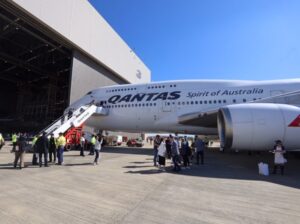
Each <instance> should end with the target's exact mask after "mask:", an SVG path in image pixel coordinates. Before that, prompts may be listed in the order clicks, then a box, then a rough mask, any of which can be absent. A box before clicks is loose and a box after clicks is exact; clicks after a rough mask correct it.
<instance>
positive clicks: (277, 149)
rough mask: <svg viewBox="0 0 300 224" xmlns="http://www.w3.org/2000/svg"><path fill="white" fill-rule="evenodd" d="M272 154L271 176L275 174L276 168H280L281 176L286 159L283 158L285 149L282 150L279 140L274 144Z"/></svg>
mask: <svg viewBox="0 0 300 224" xmlns="http://www.w3.org/2000/svg"><path fill="white" fill-rule="evenodd" d="M272 152H273V153H274V169H273V174H276V172H277V168H278V167H280V170H281V175H283V171H284V164H285V163H286V159H285V158H284V156H283V154H284V153H285V149H284V146H283V145H282V142H281V141H280V140H277V141H276V144H275V146H274V150H273V151H272Z"/></svg>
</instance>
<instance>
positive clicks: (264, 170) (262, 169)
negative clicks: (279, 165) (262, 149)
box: [258, 162, 269, 176]
mask: <svg viewBox="0 0 300 224" xmlns="http://www.w3.org/2000/svg"><path fill="white" fill-rule="evenodd" d="M258 173H259V174H260V175H264V176H269V165H268V164H267V163H262V162H260V163H259V164H258Z"/></svg>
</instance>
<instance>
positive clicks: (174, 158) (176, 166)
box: [170, 136, 181, 171]
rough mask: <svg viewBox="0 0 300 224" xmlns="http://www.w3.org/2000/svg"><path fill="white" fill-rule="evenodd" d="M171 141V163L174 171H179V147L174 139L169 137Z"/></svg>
mask: <svg viewBox="0 0 300 224" xmlns="http://www.w3.org/2000/svg"><path fill="white" fill-rule="evenodd" d="M170 141H171V153H172V161H173V164H174V169H173V170H174V171H180V170H181V168H180V158H179V147H178V142H177V140H176V139H174V137H173V136H170Z"/></svg>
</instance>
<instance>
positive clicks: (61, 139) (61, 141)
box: [57, 136, 66, 146]
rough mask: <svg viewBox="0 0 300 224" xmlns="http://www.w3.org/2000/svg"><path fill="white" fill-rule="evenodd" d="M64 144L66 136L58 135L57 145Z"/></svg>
mask: <svg viewBox="0 0 300 224" xmlns="http://www.w3.org/2000/svg"><path fill="white" fill-rule="evenodd" d="M65 145H66V138H65V137H64V136H60V137H58V139H57V146H65Z"/></svg>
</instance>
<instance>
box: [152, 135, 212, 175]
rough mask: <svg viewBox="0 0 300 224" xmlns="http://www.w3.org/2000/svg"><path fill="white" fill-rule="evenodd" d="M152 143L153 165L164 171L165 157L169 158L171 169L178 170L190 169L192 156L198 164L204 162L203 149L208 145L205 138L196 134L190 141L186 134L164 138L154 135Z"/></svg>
mask: <svg viewBox="0 0 300 224" xmlns="http://www.w3.org/2000/svg"><path fill="white" fill-rule="evenodd" d="M150 142H152V141H150ZM153 145H154V147H153V148H154V151H153V165H154V166H158V167H159V169H160V170H162V171H165V166H166V158H167V159H171V161H172V164H173V170H174V171H176V172H178V171H180V170H181V169H190V168H191V164H192V161H193V160H194V158H195V159H196V164H198V165H199V164H200V162H201V164H204V150H205V148H206V147H207V146H208V141H207V139H203V140H202V139H201V138H200V137H198V136H195V138H194V139H193V140H192V141H191V142H190V141H189V140H188V138H187V136H184V137H183V138H182V139H179V138H178V137H176V136H173V135H169V136H168V137H166V138H163V137H161V136H160V135H156V136H155V138H154V139H153ZM200 158H201V160H200Z"/></svg>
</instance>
